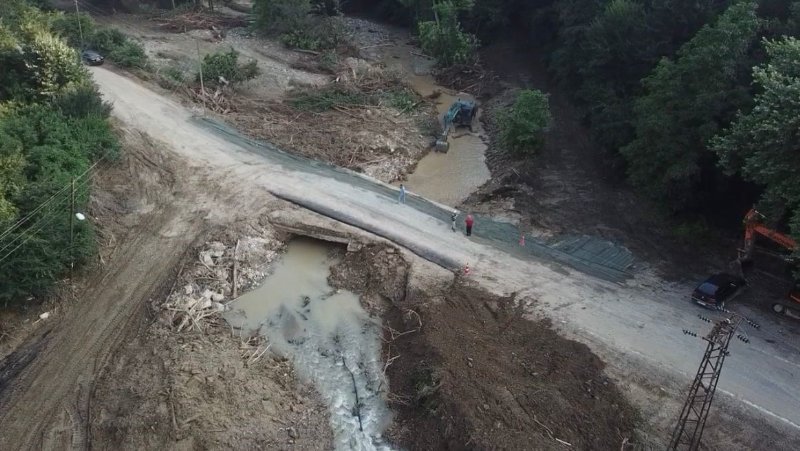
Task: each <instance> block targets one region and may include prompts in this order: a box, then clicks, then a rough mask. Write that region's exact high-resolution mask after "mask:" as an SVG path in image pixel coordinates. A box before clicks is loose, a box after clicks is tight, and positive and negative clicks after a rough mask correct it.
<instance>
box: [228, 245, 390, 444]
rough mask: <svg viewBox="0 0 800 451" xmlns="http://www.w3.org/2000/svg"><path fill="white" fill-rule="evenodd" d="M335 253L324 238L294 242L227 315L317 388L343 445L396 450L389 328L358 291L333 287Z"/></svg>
mask: <svg viewBox="0 0 800 451" xmlns="http://www.w3.org/2000/svg"><path fill="white" fill-rule="evenodd" d="M333 251H334V249H333V248H332V247H330V246H329V245H327V244H325V243H322V242H320V241H315V240H310V239H295V240H292V242H290V243H289V246H288V249H287V252H286V254H284V256H283V258H282V259H281V261H280V262H278V263H277V264H276V265H275V267H274V272H273V273H272V274H271V275H270V276H268V277H267V278H266V279H265V280H264V282H263V283H262V284H261V286H259V287H258V288H256V289H255V290H253V291H251V292H249V293H247V294H245V295H243V296H241V297H239V298H238V299H237V300H236V301H234V303H233V304H232V310H231V311H230V312H228V313H227V314H226V319H227V320H228V322H229V323H230V324H232V325H234V326H239V327H242V328H243V329H245V330H258V331H259V333H261V334H263V335H264V336H265V337H266V339H267V342H268V343H269V344H270V346H271V350H272V351H273V352H276V353H278V354H280V355H283V356H285V357H286V358H288V359H290V360H291V361H292V363H293V365H294V368H295V370H296V371H297V372H298V374H299V375H300V377H301V378H303V379H305V380H306V381H307V382H308V383H310V384H312V385H313V386H314V387H316V389H317V391H318V392H319V393H320V395H322V398H323V399H324V400H325V401H326V403H327V404H328V410H329V412H330V416H331V419H330V422H331V428H332V429H333V433H334V447H335V448H336V449H338V450H376V449H377V450H384V449H386V450H388V449H390V448H389V446H388V444H387V443H386V442H385V440H384V439H383V437H382V433H383V431H384V430H385V429H386V427H388V426H389V424H390V422H391V413H390V411H389V409H388V407H387V405H386V403H385V400H384V398H383V392H382V390H383V389H385V384H383V383H382V382H383V364H382V363H381V343H380V334H381V326H380V323H379V322H377V321H376V320H373V319H372V318H370V317H369V315H367V313H366V312H365V311H364V309H363V308H362V307H361V304H360V302H359V299H358V296H357V295H355V294H353V293H351V292H349V291H344V290H336V289H334V288H331V286H330V285H328V281H327V278H328V274H329V273H330V267H331V265H333V264H335V263H337V257H336V254H335V252H333Z"/></svg>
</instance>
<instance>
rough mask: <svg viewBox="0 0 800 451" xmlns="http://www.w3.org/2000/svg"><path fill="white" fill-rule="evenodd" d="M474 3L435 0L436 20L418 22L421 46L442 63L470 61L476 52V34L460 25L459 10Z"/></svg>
mask: <svg viewBox="0 0 800 451" xmlns="http://www.w3.org/2000/svg"><path fill="white" fill-rule="evenodd" d="M471 6H472V3H471V2H469V1H465V0H459V1H453V0H442V1H438V2H436V3H434V5H433V12H434V14H435V16H436V18H435V20H430V21H422V22H419V23H418V24H417V31H418V33H419V40H420V45H421V47H422V49H423V50H424V51H425V52H426V53H428V54H429V55H431V56H433V57H434V58H436V61H437V63H438V64H439V65H440V66H445V67H446V66H452V65H454V64H464V63H469V62H471V61H472V60H473V58H474V56H475V50H476V48H477V46H478V40H477V38H476V37H475V36H474V35H472V34H470V33H466V32H464V31H463V30H462V29H461V24H460V23H459V21H458V12H459V11H461V10H464V9H468V8H470V7H471Z"/></svg>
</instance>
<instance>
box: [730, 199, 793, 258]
mask: <svg viewBox="0 0 800 451" xmlns="http://www.w3.org/2000/svg"><path fill="white" fill-rule="evenodd" d="M763 219H764V215H762V214H761V213H759V212H758V210H756V209H755V208H751V209H750V211H748V212H747V214H746V215H745V217H744V255H743V256H742V258H741V259H742V260H744V261H749V260H750V259H752V256H753V250H754V249H755V244H756V235H761V236H763V237H765V238H769V239H770V240H772V241H773V242H775V243H778V245H780V246H781V247H783V248H785V249H788V250H789V251H795V250H797V241H795V240H794V239H793V238H792V237H790V236H788V235H786V234H783V233H780V232H777V231H775V230H772V229H770V228H768V227H766V226H765V225H764V224H763V223H762V222H761V221H762V220H763Z"/></svg>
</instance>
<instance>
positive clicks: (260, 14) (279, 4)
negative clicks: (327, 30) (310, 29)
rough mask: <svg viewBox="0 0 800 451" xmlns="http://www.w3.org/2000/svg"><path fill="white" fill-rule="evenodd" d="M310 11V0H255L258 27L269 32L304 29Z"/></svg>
mask: <svg viewBox="0 0 800 451" xmlns="http://www.w3.org/2000/svg"><path fill="white" fill-rule="evenodd" d="M310 12H311V3H310V2H309V0H254V1H253V15H254V16H255V23H256V28H258V29H259V30H261V31H262V32H264V33H269V34H282V33H286V32H289V31H291V30H299V29H302V28H303V27H302V25H304V21H305V20H306V18H307V16H308V14H309V13H310Z"/></svg>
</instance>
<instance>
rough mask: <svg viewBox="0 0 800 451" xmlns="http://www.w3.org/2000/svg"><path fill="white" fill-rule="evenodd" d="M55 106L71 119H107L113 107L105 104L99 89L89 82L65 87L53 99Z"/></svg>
mask: <svg viewBox="0 0 800 451" xmlns="http://www.w3.org/2000/svg"><path fill="white" fill-rule="evenodd" d="M53 106H54V107H55V108H56V110H58V111H60V112H61V114H63V115H64V116H67V117H71V118H85V117H88V116H97V117H100V118H103V119H105V118H107V117H108V116H109V114H111V105H110V104H108V103H106V102H103V99H102V98H101V97H100V93H99V91H98V90H97V87H96V86H95V85H94V84H92V83H91V82H89V81H83V82H80V83H72V84H70V85H68V86H66V87H64V88H63V89H62V90H61V91H60V92H59V93H58V94H57V95H56V96H55V97H54V98H53Z"/></svg>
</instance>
